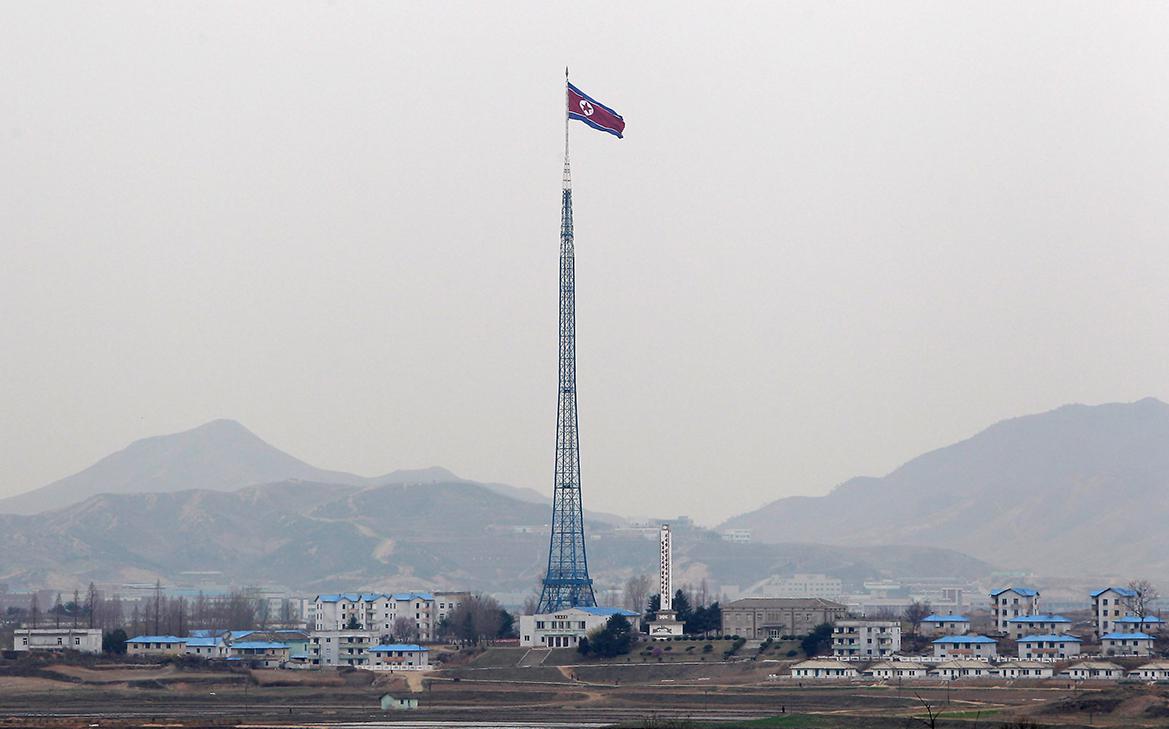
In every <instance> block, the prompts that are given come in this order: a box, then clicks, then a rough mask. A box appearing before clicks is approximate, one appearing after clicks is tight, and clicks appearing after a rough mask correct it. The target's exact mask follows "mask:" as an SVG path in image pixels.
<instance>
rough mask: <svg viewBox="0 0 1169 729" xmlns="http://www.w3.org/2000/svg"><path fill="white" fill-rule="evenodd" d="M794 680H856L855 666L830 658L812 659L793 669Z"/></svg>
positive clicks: (798, 664) (796, 665)
mask: <svg viewBox="0 0 1169 729" xmlns="http://www.w3.org/2000/svg"><path fill="white" fill-rule="evenodd" d="M791 676H792V678H856V677H857V671H856V668H854V667H853V666H850V665H848V664H847V663H844V662H842V661H836V660H832V659H828V658H812V659H811V660H807V661H801V662H800V663H797V664H795V665H794V666H792V667H791Z"/></svg>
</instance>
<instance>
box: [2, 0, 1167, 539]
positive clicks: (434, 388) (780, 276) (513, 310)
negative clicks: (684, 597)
mask: <svg viewBox="0 0 1169 729" xmlns="http://www.w3.org/2000/svg"><path fill="white" fill-rule="evenodd" d="M565 64H569V65H571V66H572V69H573V79H574V81H575V82H576V83H577V84H578V85H580V86H581V87H582V88H583V89H584V90H586V91H587V92H589V93H590V94H592V95H594V96H596V97H597V98H599V99H600V100H602V101H604V102H606V103H608V104H610V105H612V106H613V107H615V108H616V109H617V110H618V111H619V112H621V113H622V114H623V115H624V116H625V119H626V121H627V123H628V128H627V130H626V138H625V139H624V140H620V141H619V140H616V139H614V138H612V137H610V136H608V135H605V134H602V133H599V132H595V131H592V130H590V129H588V128H586V127H584V126H583V125H580V124H574V128H573V130H572V135H573V142H572V143H573V164H574V167H573V170H574V177H575V190H576V223H577V225H576V233H577V269H578V287H579V288H578V317H579V329H578V331H579V373H580V374H579V377H580V409H581V426H582V461H583V485H584V492H585V503H586V505H587V506H589V507H591V508H595V509H606V510H612V511H618V512H622V513H653V514H660V515H672V514H675V513H688V514H690V515H692V516H693V517H695V518H696V519H697V520H698V521H700V522H703V523H708V524H711V523H714V522H716V521H717V520H719V519H721V518H723V517H726V516H728V515H730V514H733V513H737V512H740V511H744V510H747V509H750V508H754V507H756V506H758V505H760V504H762V503H764V502H766V501H769V500H771V499H774V498H777V497H780V496H784V495H789V494H818V493H822V492H824V491H826V490H827V489H829V488H830V487H831V486H833V485H834V484H835V483H837V482H838V481H840V480H843V479H845V478H848V477H850V476H853V475H858V474H881V473H884V472H886V471H888V470H889V469H891V468H893V467H895V466H896V465H898V464H899V463H901V462H902V461H904V460H906V459H908V458H910V457H912V456H914V455H916V454H918V453H920V452H921V451H924V450H926V449H929V448H933V447H937V446H940V445H944V444H947V443H950V442H952V441H955V440H958V439H960V438H963V437H965V436H968V435H970V434H972V433H973V432H975V431H976V430H978V429H980V428H982V427H984V426H986V425H989V424H991V423H992V422H994V421H996V420H999V419H1002V418H1005V417H1009V416H1014V415H1019V414H1024V413H1028V412H1033V411H1038V410H1044V409H1048V408H1052V407H1055V406H1058V405H1060V404H1063V403H1066V402H1071V401H1082V402H1102V401H1111V400H1134V399H1138V398H1140V397H1143V396H1146V395H1154V396H1158V397H1161V398H1165V399H1169V382H1167V380H1166V373H1167V363H1169V316H1167V315H1169V245H1167V243H1169V204H1167V203H1166V201H1167V200H1169V141H1167V140H1169V124H1167V120H1169V83H1167V82H1166V80H1167V79H1169V3H1151V2H1142V3H1117V2H1110V3H1099V2H1097V3H1071V2H1050V3H1026V4H1024V3H1017V2H1003V3H988V2H971V3H966V4H959V3H936V2H920V3H871V2H857V3H825V2H819V1H817V2H807V3H785V4H778V3H758V4H747V3H733V4H727V3H711V4H688V3H686V4H684V3H676V2H671V3H658V4H649V3H628V2H621V3H611V4H598V3H572V4H568V3H558V4H552V3H545V2H534V3H498V2H493V3H458V4H451V3H413V4H390V3H382V2H369V3H350V2H333V3H291V2H271V3H205V2H197V3H196V2H191V3H85V2H75V3H39V2H38V3H34V2H7V3H4V4H3V5H0V257H2V258H0V260H2V263H0V310H2V311H3V315H2V316H0V352H2V353H3V356H2V357H0V367H2V369H0V443H2V453H0V495H8V494H12V493H17V492H20V491H24V490H27V489H29V488H33V487H35V486H40V485H42V484H43V483H46V482H48V481H51V480H54V479H56V478H59V477H61V476H64V475H67V474H68V473H71V472H73V471H76V470H79V469H81V468H83V467H85V466H87V465H89V464H90V463H91V462H93V461H94V460H96V459H97V458H99V457H101V456H103V455H105V454H107V453H109V452H111V451H113V450H116V449H118V448H121V447H124V446H125V445H126V444H127V443H129V442H130V441H132V440H134V439H136V438H139V437H143V436H148V435H154V434H159V433H165V432H173V431H177V430H183V429H186V428H190V427H193V426H195V425H198V424H200V423H202V422H204V421H206V420H209V419H212V418H215V417H230V418H235V419H237V420H240V421H241V422H243V423H244V424H245V425H247V426H248V427H250V428H251V429H253V430H254V431H256V432H257V433H258V434H259V435H260V436H261V437H263V438H265V439H267V440H268V441H269V442H271V443H273V444H274V445H277V446H279V447H281V448H283V449H285V450H288V451H289V452H291V453H293V454H294V455H296V456H298V457H301V458H303V459H305V460H307V461H309V462H311V463H313V464H315V465H319V466H322V467H329V468H338V469H346V470H352V471H356V472H359V473H363V474H367V475H372V474H375V473H379V472H384V471H388V470H391V469H394V468H399V467H415V466H425V465H444V466H447V467H448V468H451V469H453V470H454V471H456V472H457V473H459V474H461V475H464V476H466V477H470V478H476V479H482V480H495V481H504V482H509V483H513V484H516V485H522V486H530V487H532V488H536V489H540V490H544V491H550V490H551V473H552V448H553V432H552V431H553V426H554V421H555V403H556V399H555V394H556V393H555V386H556V383H555V377H556V359H555V358H556V347H555V343H556V341H555V340H556V296H557V291H556V287H557V253H558V232H559V231H558V226H559V215H560V210H559V192H560V168H561V150H562V144H563V128H562V126H561V124H562V121H561V120H562V114H563V106H562V105H563V89H562V84H563V69H564V66H565Z"/></svg>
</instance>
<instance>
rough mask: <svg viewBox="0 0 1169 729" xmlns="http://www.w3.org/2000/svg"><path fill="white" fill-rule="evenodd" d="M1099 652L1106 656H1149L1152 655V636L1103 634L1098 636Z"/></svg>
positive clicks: (1143, 634)
mask: <svg viewBox="0 0 1169 729" xmlns="http://www.w3.org/2000/svg"><path fill="white" fill-rule="evenodd" d="M1100 652H1101V653H1102V654H1104V655H1106V656H1149V655H1152V654H1153V636H1151V635H1149V634H1148V633H1105V634H1104V635H1102V636H1100Z"/></svg>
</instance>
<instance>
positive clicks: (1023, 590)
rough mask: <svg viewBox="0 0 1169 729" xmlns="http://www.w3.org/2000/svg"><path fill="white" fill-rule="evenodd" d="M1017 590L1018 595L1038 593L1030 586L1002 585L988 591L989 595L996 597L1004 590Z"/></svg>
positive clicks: (1024, 595)
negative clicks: (990, 591)
mask: <svg viewBox="0 0 1169 729" xmlns="http://www.w3.org/2000/svg"><path fill="white" fill-rule="evenodd" d="M1011 591H1014V592H1017V593H1018V594H1019V597H1035V596H1036V595H1038V594H1039V590H1032V589H1031V588H1030V587H1003V588H1001V589H998V590H995V591H994V592H992V593H990V596H991V597H998V596H999V595H1001V594H1003V593H1004V592H1011Z"/></svg>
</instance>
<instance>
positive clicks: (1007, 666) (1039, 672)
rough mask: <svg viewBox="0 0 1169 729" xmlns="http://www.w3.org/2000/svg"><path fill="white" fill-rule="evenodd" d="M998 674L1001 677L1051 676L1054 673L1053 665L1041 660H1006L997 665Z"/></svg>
mask: <svg viewBox="0 0 1169 729" xmlns="http://www.w3.org/2000/svg"><path fill="white" fill-rule="evenodd" d="M998 669H999V675H1000V676H1002V677H1003V678H1010V679H1016V678H1051V677H1052V676H1054V675H1055V667H1054V666H1053V665H1052V664H1051V663H1044V662H1043V661H1007V662H1006V663H1000V664H999V666H998Z"/></svg>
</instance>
